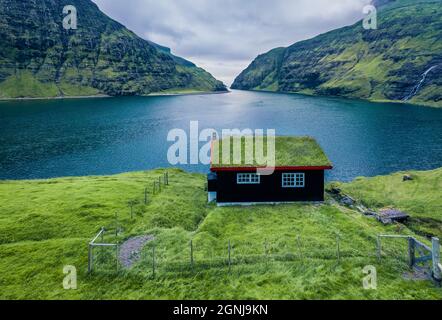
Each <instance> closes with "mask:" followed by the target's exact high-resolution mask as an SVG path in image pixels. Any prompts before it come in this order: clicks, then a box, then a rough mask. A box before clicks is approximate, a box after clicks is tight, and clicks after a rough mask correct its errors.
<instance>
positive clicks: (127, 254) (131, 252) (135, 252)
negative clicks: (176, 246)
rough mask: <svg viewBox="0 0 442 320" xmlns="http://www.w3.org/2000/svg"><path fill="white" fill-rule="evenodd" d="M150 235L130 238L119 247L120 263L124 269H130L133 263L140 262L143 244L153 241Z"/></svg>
mask: <svg viewBox="0 0 442 320" xmlns="http://www.w3.org/2000/svg"><path fill="white" fill-rule="evenodd" d="M154 239H155V237H154V236H152V235H146V236H138V237H134V238H130V239H129V240H127V241H125V242H124V243H123V244H122V245H121V246H120V256H119V258H120V263H121V265H122V266H123V267H124V268H130V267H131V266H132V265H133V264H134V263H135V262H137V261H138V260H140V257H141V250H142V249H143V247H144V246H145V244H146V243H147V242H149V241H152V240H154Z"/></svg>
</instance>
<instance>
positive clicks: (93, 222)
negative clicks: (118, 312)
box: [0, 169, 442, 299]
mask: <svg viewBox="0 0 442 320" xmlns="http://www.w3.org/2000/svg"><path fill="white" fill-rule="evenodd" d="M441 173H442V169H439V170H435V171H429V172H415V173H413V176H414V177H415V178H416V179H415V180H414V181H413V182H412V183H413V184H414V185H415V186H414V189H415V190H416V191H415V192H414V193H407V192H405V191H397V187H396V186H395V184H396V183H397V181H396V178H397V177H399V176H400V175H392V176H386V177H378V178H373V179H376V181H377V182H376V184H375V183H373V181H374V180H373V181H372V180H371V179H369V180H365V179H358V180H356V181H355V182H353V183H350V184H344V185H341V187H342V188H343V190H345V191H347V190H348V192H349V193H350V192H351V193H352V194H356V192H360V193H358V194H357V195H360V196H361V200H362V198H364V199H363V201H364V202H367V203H373V204H374V202H370V201H375V199H378V200H377V201H379V202H376V205H377V206H383V205H389V204H394V205H396V206H399V207H401V208H402V207H403V208H405V209H407V210H409V211H410V214H412V216H415V217H418V216H420V215H422V216H425V217H432V218H433V219H436V220H438V221H440V219H441V211H440V198H441V197H440V196H441V194H440V193H441V191H440V190H441V189H440V188H439V189H437V188H435V186H436V187H437V186H438V185H440V180H441V179H440V175H441ZM162 174H163V171H162V170H153V171H148V172H134V173H127V174H120V175H114V176H103V177H78V178H58V179H51V180H35V181H3V182H0V299H441V298H442V290H441V289H440V288H439V289H438V288H436V287H435V286H434V285H433V284H432V283H431V282H430V281H417V280H406V279H404V277H403V275H404V273H407V272H409V270H408V268H407V266H406V246H405V243H404V242H403V241H396V240H392V241H390V242H386V243H385V246H384V250H385V255H384V257H383V259H382V260H381V262H379V261H378V260H377V259H376V256H375V239H376V235H377V234H379V233H389V234H410V235H415V233H414V231H413V230H414V229H413V228H411V227H410V228H408V227H407V226H402V225H391V226H383V225H381V224H379V223H378V222H377V221H375V220H374V219H372V218H367V217H364V216H362V215H361V214H359V213H357V212H355V211H353V210H350V209H346V208H343V207H340V206H339V205H337V204H335V203H333V202H332V201H330V199H328V200H327V201H326V202H325V203H324V204H294V205H280V206H258V207H244V208H238V207H230V208H229V207H225V208H224V207H223V208H218V207H216V206H214V205H208V204H207V203H206V192H205V190H204V189H205V176H204V175H200V174H190V173H185V172H183V171H180V170H176V169H174V170H169V180H170V185H169V186H167V187H165V188H163V190H162V192H161V193H157V194H156V195H153V194H152V185H153V183H154V181H157V180H158V177H159V176H161V175H162ZM392 184H393V185H392ZM378 185H379V186H383V187H384V189H382V190H383V191H382V192H380V191H379V192H380V196H379V198H378V196H377V195H378V191H377V190H378V189H377V188H378ZM401 186H402V184H401ZM404 186H405V185H404ZM145 187H148V204H147V205H144V188H145ZM404 188H405V187H404ZM407 188H408V186H407ZM421 192H422V194H421ZM381 196H382V197H381ZM410 197H411V198H410ZM371 199H373V200H371ZM132 200H137V201H138V204H137V205H136V206H135V210H134V218H133V219H131V216H130V209H129V207H128V202H129V201H132ZM407 204H408V205H407ZM423 204H425V208H426V209H425V211H421V210H420V208H422V207H421V206H423ZM431 212H434V215H433V214H432V213H431ZM115 213H117V219H116V218H115ZM416 223H417V222H416ZM116 224H118V225H119V226H120V227H121V228H123V232H122V234H121V235H120V237H119V238H120V239H121V240H124V239H127V238H130V237H132V236H136V235H144V234H151V235H155V241H153V242H150V243H148V245H146V247H145V248H144V250H143V252H142V254H141V259H140V260H139V262H138V263H136V264H135V265H134V266H133V268H132V269H130V270H122V269H121V268H120V271H119V272H118V273H116V272H115V270H114V269H115V266H114V264H103V263H102V262H100V260H99V261H98V264H97V267H98V269H97V270H96V272H95V273H94V274H93V275H88V274H87V254H88V246H87V244H88V242H89V241H90V240H91V239H92V238H93V236H94V235H95V234H96V233H97V232H98V231H99V230H100V228H101V227H103V226H104V227H106V228H113V227H115V225H116ZM416 236H417V237H418V238H419V239H421V240H422V241H425V242H426V243H429V242H428V240H427V239H425V238H423V237H422V236H421V235H416ZM338 238H339V246H340V250H339V256H340V258H339V260H338V253H337V252H338V251H337V239H338ZM107 240H109V241H113V238H112V237H111V236H109V237H108V239H107ZM190 240H192V243H193V250H194V266H193V268H191V266H190V246H189V243H190ZM229 241H230V244H231V258H232V259H231V262H232V265H231V268H230V270H229V267H228V263H227V261H228V260H227V257H228V243H229ZM153 246H155V252H156V254H155V259H156V270H155V277H153V276H152V247H153ZM101 254H102V255H104V253H101ZM109 254H113V253H112V252H110V253H109ZM108 258H109V257H108ZM109 261H112V260H111V259H110V260H109ZM65 265H73V266H75V267H76V268H77V271H78V289H77V290H65V289H63V286H62V281H63V278H64V276H65V275H64V274H63V267H64V266H65ZM367 265H374V266H375V267H376V268H377V271H378V289H377V290H365V289H364V288H363V286H362V279H363V277H365V274H364V273H363V272H362V269H363V268H364V267H365V266H367Z"/></svg>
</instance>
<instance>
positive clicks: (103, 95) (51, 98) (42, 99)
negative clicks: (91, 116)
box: [0, 90, 231, 102]
mask: <svg viewBox="0 0 442 320" xmlns="http://www.w3.org/2000/svg"><path fill="white" fill-rule="evenodd" d="M223 93H231V91H230V90H226V91H201V92H199V91H195V92H188V93H186V92H182V93H180V92H177V93H173V92H171V93H150V94H147V95H134V96H109V95H106V94H97V95H88V96H57V97H20V98H0V102H3V101H4V102H13V101H34V100H35V101H40V100H41V101H44V100H68V99H99V98H121V97H174V96H192V95H209V94H223Z"/></svg>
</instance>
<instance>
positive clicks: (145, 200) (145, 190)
mask: <svg viewBox="0 0 442 320" xmlns="http://www.w3.org/2000/svg"><path fill="white" fill-rule="evenodd" d="M146 204H147V188H144V205H146Z"/></svg>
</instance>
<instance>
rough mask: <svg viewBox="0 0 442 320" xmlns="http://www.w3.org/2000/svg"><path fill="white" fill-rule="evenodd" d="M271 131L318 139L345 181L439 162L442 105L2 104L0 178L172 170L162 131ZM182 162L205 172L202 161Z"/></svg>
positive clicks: (279, 99) (153, 100)
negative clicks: (196, 126) (193, 125)
mask: <svg viewBox="0 0 442 320" xmlns="http://www.w3.org/2000/svg"><path fill="white" fill-rule="evenodd" d="M194 120H198V121H199V127H200V130H202V129H205V128H214V129H216V130H219V132H220V130H221V129H223V128H225V129H234V128H239V129H244V128H250V129H276V133H277V135H309V136H312V137H315V138H316V139H317V140H318V142H319V143H320V144H321V146H322V147H323V149H324V150H325V152H326V153H327V155H328V156H329V158H330V159H331V161H332V162H333V164H334V170H332V171H331V172H329V173H328V174H327V179H328V180H341V181H348V180H351V179H353V178H355V177H357V176H374V175H380V174H388V173H391V172H395V171H401V170H410V169H421V170H427V169H434V168H437V167H442V110H440V109H434V108H427V107H419V106H411V105H404V104H388V103H370V102H365V101H358V100H346V99H338V98H323V97H309V96H303V95H295V94H275V93H258V92H246V91H233V92H232V93H229V94H213V95H189V96H167V97H120V98H90V99H67V100H38V101H37V100H32V101H14V102H0V179H33V178H51V177H60V176H83V175H104V174H114V173H120V172H126V171H135V170H145V169H153V168H160V167H161V168H163V167H169V166H171V165H170V164H169V163H168V161H167V150H168V148H169V147H170V145H171V144H172V142H168V141H167V134H168V132H169V130H171V129H174V128H180V129H184V130H185V131H186V132H189V123H190V121H194ZM181 168H183V169H186V170H188V171H193V172H202V173H206V172H207V171H208V166H205V165H202V164H199V165H185V166H181Z"/></svg>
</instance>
